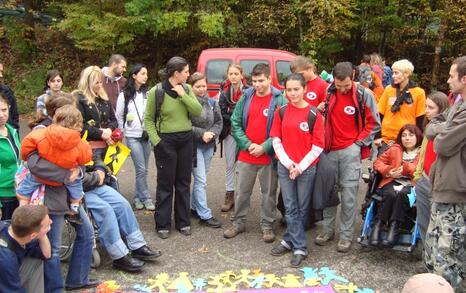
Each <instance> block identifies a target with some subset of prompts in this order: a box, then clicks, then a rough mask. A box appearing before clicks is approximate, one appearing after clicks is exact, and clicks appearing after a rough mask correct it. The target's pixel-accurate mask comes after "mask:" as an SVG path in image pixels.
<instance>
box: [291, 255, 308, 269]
mask: <svg viewBox="0 0 466 293" xmlns="http://www.w3.org/2000/svg"><path fill="white" fill-rule="evenodd" d="M305 258H306V255H304V254H293V255H292V256H291V259H290V266H291V267H292V268H299V267H301V266H302V262H303V260H304V259H305Z"/></svg>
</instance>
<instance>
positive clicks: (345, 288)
mask: <svg viewBox="0 0 466 293" xmlns="http://www.w3.org/2000/svg"><path fill="white" fill-rule="evenodd" d="M334 288H335V290H337V291H338V292H348V293H355V292H356V291H357V290H358V286H356V285H354V283H352V282H351V283H349V284H348V285H341V284H337V285H335V286H334Z"/></svg>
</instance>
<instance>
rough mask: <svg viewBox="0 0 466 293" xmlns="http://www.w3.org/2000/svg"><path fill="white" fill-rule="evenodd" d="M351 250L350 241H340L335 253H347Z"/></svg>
mask: <svg viewBox="0 0 466 293" xmlns="http://www.w3.org/2000/svg"><path fill="white" fill-rule="evenodd" d="M350 248H351V240H346V239H340V240H338V244H337V251H338V252H342V253H347V252H348V251H349V250H350Z"/></svg>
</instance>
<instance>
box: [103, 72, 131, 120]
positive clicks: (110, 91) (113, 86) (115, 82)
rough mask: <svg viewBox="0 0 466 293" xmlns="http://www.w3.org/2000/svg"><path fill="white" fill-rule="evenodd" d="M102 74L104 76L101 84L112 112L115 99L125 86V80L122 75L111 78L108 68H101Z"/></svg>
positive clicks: (114, 106) (115, 102) (114, 107)
mask: <svg viewBox="0 0 466 293" xmlns="http://www.w3.org/2000/svg"><path fill="white" fill-rule="evenodd" d="M102 73H103V74H104V76H105V78H104V84H103V86H104V89H105V92H106V93H107V96H108V99H109V100H110V103H111V104H112V108H113V111H115V109H116V104H117V98H118V95H119V94H120V92H121V90H122V89H123V87H124V86H125V84H126V78H125V77H124V76H123V75H120V76H114V77H111V76H110V75H109V74H108V67H104V68H102Z"/></svg>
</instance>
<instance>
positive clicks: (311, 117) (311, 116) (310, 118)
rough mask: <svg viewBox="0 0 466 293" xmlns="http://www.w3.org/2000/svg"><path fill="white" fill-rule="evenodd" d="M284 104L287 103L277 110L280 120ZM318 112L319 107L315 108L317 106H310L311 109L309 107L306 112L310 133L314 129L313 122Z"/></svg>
mask: <svg viewBox="0 0 466 293" xmlns="http://www.w3.org/2000/svg"><path fill="white" fill-rule="evenodd" d="M286 106H288V105H283V106H281V107H280V109H279V110H278V111H279V112H278V114H279V115H280V119H281V120H283V116H284V115H285V110H286ZM318 112H319V109H317V107H314V106H312V107H311V109H309V112H308V113H307V125H308V127H309V133H310V134H312V131H313V130H314V124H315V123H316V119H317V113H318Z"/></svg>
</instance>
